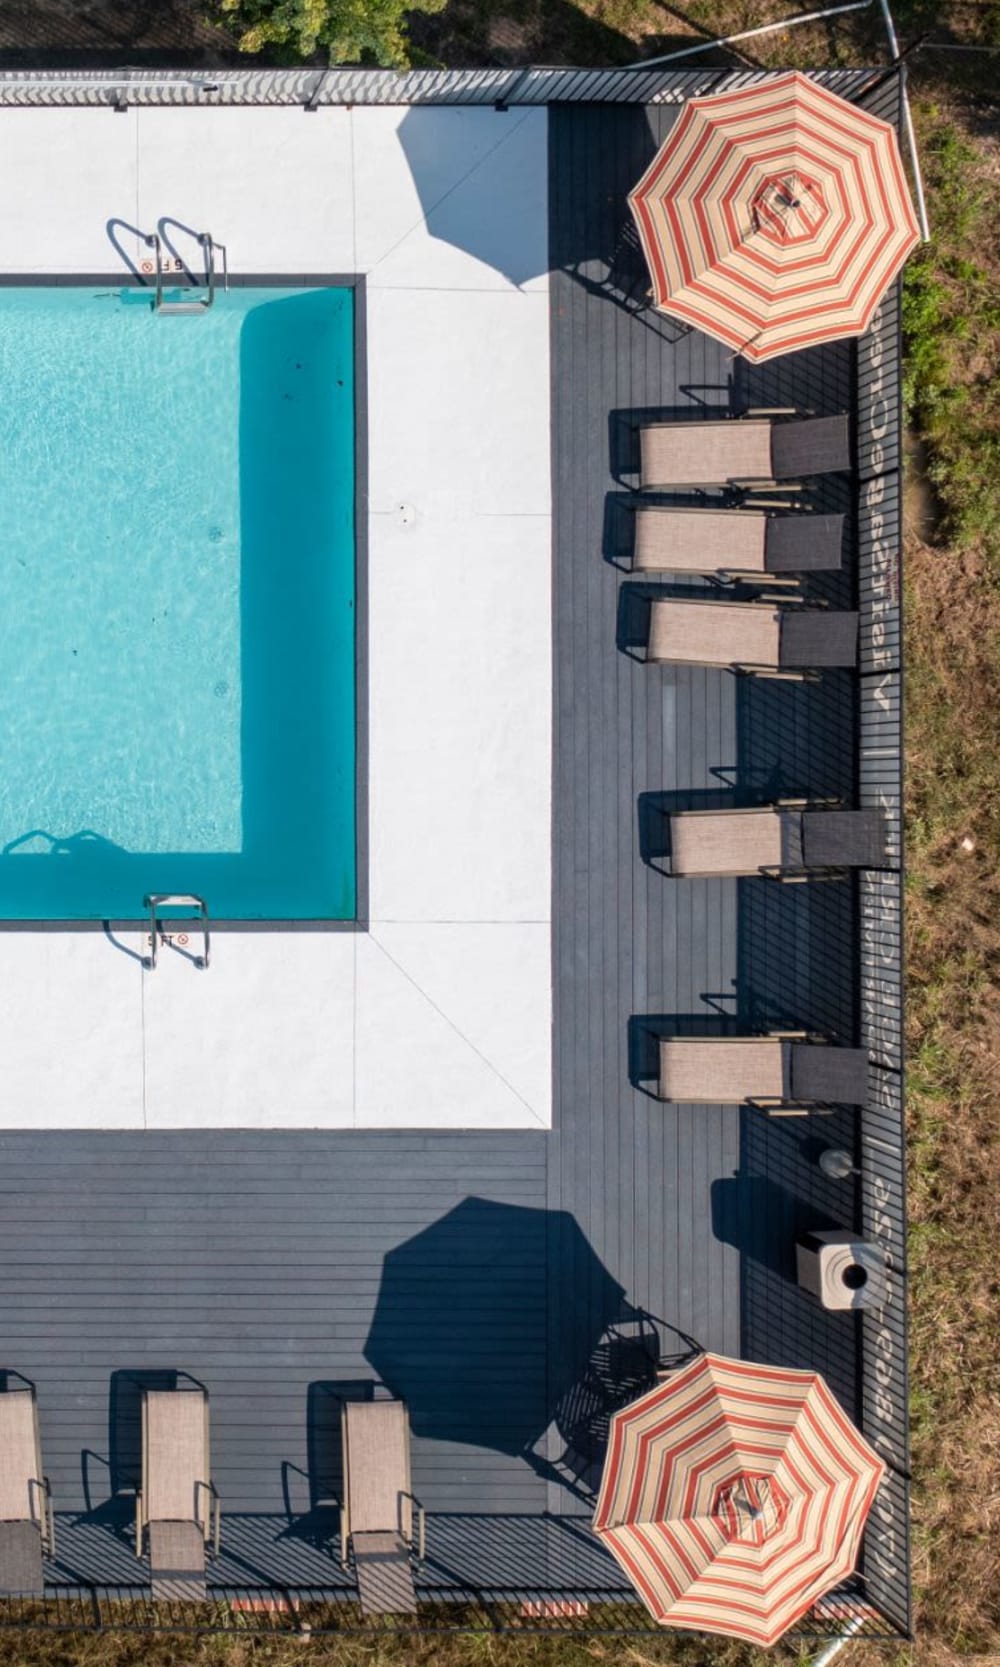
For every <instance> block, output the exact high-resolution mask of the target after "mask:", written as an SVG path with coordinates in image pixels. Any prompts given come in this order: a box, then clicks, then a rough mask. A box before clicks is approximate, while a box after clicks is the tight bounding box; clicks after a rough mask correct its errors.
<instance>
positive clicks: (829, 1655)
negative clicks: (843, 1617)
mask: <svg viewBox="0 0 1000 1667" xmlns="http://www.w3.org/2000/svg"><path fill="white" fill-rule="evenodd" d="M864 1624H865V1618H864V1616H863V1615H855V1617H854V1619H853V1620H851V1621H848V1623H847V1625H846V1626H845V1628H844V1630H843V1632H840V1633H838V1634H837V1637H836V1638H833V1639H831V1641H830V1643H829V1644H827V1646H826V1649H825V1650H821V1651H820V1653H819V1655H818V1656H817V1657H816V1660H815V1661H813V1662H811V1663H810V1667H829V1663H830V1662H831V1661H832V1660H833V1658H834V1656H835V1655H839V1654H840V1652H841V1650H842V1649H843V1647H844V1645H845V1644H849V1643H850V1641H851V1639H852V1638H853V1637H854V1634H855V1633H856V1632H860V1631H861V1628H862V1627H863V1626H864Z"/></svg>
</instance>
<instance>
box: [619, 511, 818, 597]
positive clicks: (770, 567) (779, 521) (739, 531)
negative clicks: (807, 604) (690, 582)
mask: <svg viewBox="0 0 1000 1667" xmlns="http://www.w3.org/2000/svg"><path fill="white" fill-rule="evenodd" d="M843 538H844V517H843V516H842V515H765V514H764V513H763V512H762V511H760V510H745V509H719V510H713V509H668V508H666V507H665V506H662V505H659V504H639V505H638V507H637V508H636V511H635V549H634V554H633V558H632V566H633V569H634V570H635V571H636V572H638V573H702V574H706V575H708V574H713V575H715V576H717V577H719V578H723V579H730V580H734V579H751V580H755V579H766V580H767V581H768V582H769V583H775V582H778V583H784V582H787V579H788V577H789V576H793V575H795V574H797V573H806V572H818V571H823V570H828V569H831V568H839V566H840V564H841V558H842V547H843Z"/></svg>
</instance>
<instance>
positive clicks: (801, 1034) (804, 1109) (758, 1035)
mask: <svg viewBox="0 0 1000 1667" xmlns="http://www.w3.org/2000/svg"><path fill="white" fill-rule="evenodd" d="M666 1041H670V1042H685V1041H690V1042H711V1044H712V1046H713V1047H724V1046H725V1045H726V1044H727V1043H741V1042H804V1043H807V1044H809V1045H810V1046H813V1047H828V1046H830V1045H831V1039H830V1037H829V1036H827V1035H825V1034H824V1033H823V1032H821V1031H814V1030H766V1031H758V1032H755V1033H754V1034H752V1035H748V1036H711V1037H707V1036H690V1037H684V1036H669V1037H667V1036H660V1037H658V1038H657V1042H658V1043H662V1042H666ZM653 1098H654V1099H655V1100H659V1102H660V1104H661V1105H676V1104H677V1103H678V1102H677V1101H672V1100H665V1099H663V1098H662V1097H661V1096H660V1094H659V1093H654V1095H653ZM718 1103H719V1102H718V1101H717V1100H714V1099H704V1100H688V1101H686V1102H685V1104H688V1105H705V1106H714V1105H717V1104H718ZM732 1104H733V1105H735V1106H737V1107H740V1106H749V1107H750V1109H751V1110H753V1111H760V1112H763V1114H764V1116H765V1117H809V1116H811V1115H813V1114H816V1115H819V1116H825V1115H829V1111H830V1105H829V1104H828V1103H826V1102H824V1101H822V1100H792V1099H784V1098H779V1097H777V1096H776V1095H764V1094H760V1095H754V1096H753V1097H750V1098H747V1099H745V1100H736V1101H733V1102H732Z"/></svg>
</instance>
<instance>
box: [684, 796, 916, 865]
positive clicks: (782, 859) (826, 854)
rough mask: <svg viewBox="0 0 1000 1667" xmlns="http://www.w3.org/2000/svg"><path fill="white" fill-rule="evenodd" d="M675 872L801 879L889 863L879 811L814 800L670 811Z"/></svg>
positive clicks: (881, 817) (883, 820)
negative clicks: (826, 804)
mask: <svg viewBox="0 0 1000 1667" xmlns="http://www.w3.org/2000/svg"><path fill="white" fill-rule="evenodd" d="M668 823H669V859H668V860H669V872H670V873H671V874H673V875H676V876H678V877H681V876H684V875H692V876H695V875H714V876H717V877H720V878H725V877H730V876H733V877H735V876H740V875H748V874H749V875H752V874H762V875H765V876H767V877H768V878H771V879H776V880H785V881H793V882H794V881H799V880H811V879H823V878H832V877H840V876H842V875H844V874H846V873H847V872H848V871H849V870H850V869H852V868H884V867H885V863H886V856H887V853H886V832H887V830H886V821H885V817H884V815H883V814H882V812H881V811H880V810H831V809H829V808H824V809H820V808H819V807H817V806H812V805H810V804H809V803H808V802H805V803H803V802H801V801H800V802H799V803H798V804H793V803H789V804H776V805H759V806H752V807H751V808H749V809H746V810H683V811H677V812H675V813H674V814H673V815H672V816H670V817H669V818H668Z"/></svg>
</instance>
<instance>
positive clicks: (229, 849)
mask: <svg viewBox="0 0 1000 1667" xmlns="http://www.w3.org/2000/svg"><path fill="white" fill-rule="evenodd" d="M353 336H354V318H353V295H352V292H351V291H350V290H346V289H340V290H337V289H322V290H287V289H280V290H264V289H236V290H233V291H232V292H230V293H229V294H220V295H219V296H218V297H217V300H216V303H215V306H214V307H213V308H212V310H211V311H210V312H208V313H206V314H205V315H204V316H201V317H189V316H186V315H182V316H155V315H154V314H153V313H152V312H151V310H150V307H149V302H148V300H147V299H146V298H145V297H144V296H142V295H140V294H138V293H137V292H134V291H123V292H117V291H116V292H104V293H98V292H96V291H94V290H84V289H6V290H0V390H2V397H0V563H2V572H3V580H2V605H0V737H2V749H3V750H2V764H0V918H2V919H7V920H51V919H68V920H85V919H106V918H119V919H121V918H125V919H131V918H135V917H137V916H140V915H141V914H142V912H143V897H144V895H145V894H146V893H147V892H166V891H182V892H196V893H199V894H200V895H202V896H204V898H205V899H206V901H207V903H208V907H209V910H210V913H211V914H212V915H213V916H215V917H216V918H222V919H226V918H230V919H246V920H254V919H271V920H283V919H309V918H317V919H332V920H343V919H351V918H353V917H354V915H355V912H356V872H355V870H356V852H355V671H354V661H355V632H354V599H355V598H354V585H355V557H354V550H355V544H354V387H353V365H354V348H353Z"/></svg>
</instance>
